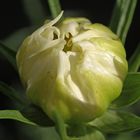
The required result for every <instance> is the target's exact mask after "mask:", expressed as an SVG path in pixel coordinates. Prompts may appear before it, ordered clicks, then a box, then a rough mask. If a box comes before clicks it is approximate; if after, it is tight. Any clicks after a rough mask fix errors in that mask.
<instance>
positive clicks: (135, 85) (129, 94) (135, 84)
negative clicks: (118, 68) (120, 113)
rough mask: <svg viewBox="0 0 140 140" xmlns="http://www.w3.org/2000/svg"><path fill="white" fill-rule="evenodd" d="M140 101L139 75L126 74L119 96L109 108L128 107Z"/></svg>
mask: <svg viewBox="0 0 140 140" xmlns="http://www.w3.org/2000/svg"><path fill="white" fill-rule="evenodd" d="M139 100H140V73H138V72H137V73H128V75H127V77H126V80H125V82H124V87H123V90H122V93H121V95H120V96H119V98H117V100H115V101H114V102H113V103H112V106H111V108H119V107H125V106H130V105H132V104H134V103H136V102H137V101H139Z"/></svg>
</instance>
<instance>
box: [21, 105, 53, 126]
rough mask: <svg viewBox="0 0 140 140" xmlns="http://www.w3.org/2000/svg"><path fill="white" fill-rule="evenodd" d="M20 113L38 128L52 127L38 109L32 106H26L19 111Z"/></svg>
mask: <svg viewBox="0 0 140 140" xmlns="http://www.w3.org/2000/svg"><path fill="white" fill-rule="evenodd" d="M21 113H22V115H23V116H24V117H26V118H27V119H28V120H30V121H31V122H34V123H35V124H37V125H39V126H46V127H47V126H49V127H50V126H54V123H53V121H52V120H51V119H50V118H49V117H48V116H47V115H46V114H45V113H44V112H43V111H42V110H41V109H40V108H38V107H36V106H34V105H31V104H29V105H27V106H26V107H24V109H23V110H21Z"/></svg>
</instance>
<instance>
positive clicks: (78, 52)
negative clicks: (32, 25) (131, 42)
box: [17, 13, 127, 123]
mask: <svg viewBox="0 0 140 140" xmlns="http://www.w3.org/2000/svg"><path fill="white" fill-rule="evenodd" d="M61 15H62V13H61V14H60V15H59V16H58V17H56V18H55V19H54V20H52V21H50V22H49V23H45V24H44V25H43V26H42V27H40V28H39V29H38V30H36V31H35V32H34V33H33V34H31V35H30V36H28V37H27V38H26V39H25V40H24V42H23V44H22V46H21V47H20V49H19V51H18V53H17V65H18V69H19V74H20V77H21V80H22V82H23V84H24V86H25V87H26V92H27V96H28V97H29V99H30V100H31V101H32V103H34V104H36V105H38V106H40V107H41V108H42V109H43V111H44V112H45V113H46V114H47V115H48V116H49V117H50V118H51V119H54V118H53V112H55V111H57V112H59V114H60V115H61V117H62V118H63V120H64V121H65V122H67V123H75V122H77V123H80V122H89V121H91V120H93V119H94V118H96V117H98V116H100V115H101V114H102V113H103V112H105V111H106V109H107V108H108V106H109V105H110V103H111V102H112V101H113V100H115V99H116V98H117V97H118V96H119V95H120V93H121V90H122V86H123V81H124V78H125V76H126V73H127V61H126V54H125V50H124V47H123V45H122V43H121V41H120V40H119V38H118V36H116V35H115V34H114V33H112V31H111V30H110V29H109V28H107V27H105V26H104V25H102V24H97V23H95V24H92V23H91V22H90V21H89V20H88V19H86V18H67V19H64V20H63V21H61V22H60V23H58V21H59V19H60V18H61Z"/></svg>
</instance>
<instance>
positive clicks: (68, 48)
mask: <svg viewBox="0 0 140 140" xmlns="http://www.w3.org/2000/svg"><path fill="white" fill-rule="evenodd" d="M64 39H65V41H66V45H65V46H64V49H63V51H64V52H67V51H71V50H72V34H71V33H68V34H67V35H65V38H64Z"/></svg>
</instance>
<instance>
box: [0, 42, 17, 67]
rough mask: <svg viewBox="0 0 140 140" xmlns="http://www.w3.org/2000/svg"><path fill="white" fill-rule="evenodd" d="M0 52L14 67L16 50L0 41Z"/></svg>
mask: <svg viewBox="0 0 140 140" xmlns="http://www.w3.org/2000/svg"><path fill="white" fill-rule="evenodd" d="M0 54H2V55H3V56H4V57H5V58H6V59H7V60H8V61H9V63H10V64H11V65H12V66H13V67H14V68H15V69H17V67H16V52H15V51H14V50H12V49H10V48H8V47H7V46H5V45H4V44H3V43H2V42H0Z"/></svg>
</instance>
